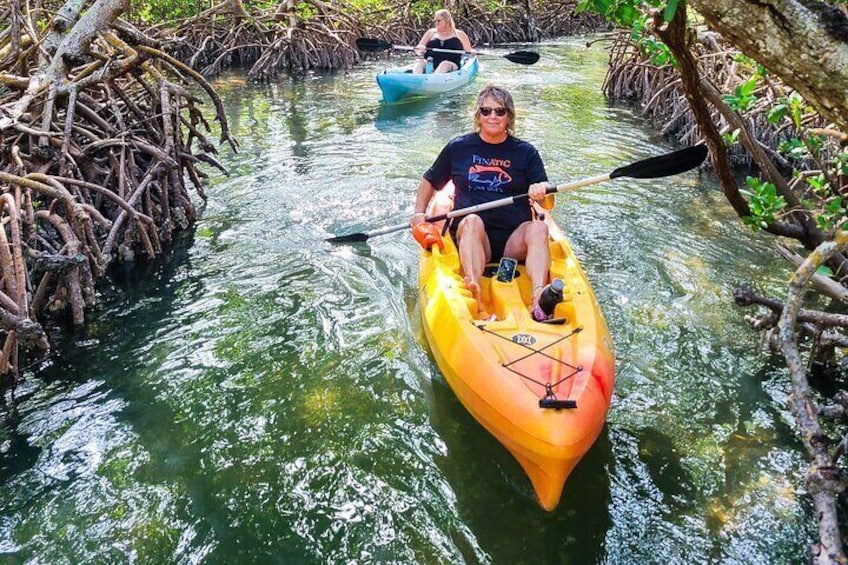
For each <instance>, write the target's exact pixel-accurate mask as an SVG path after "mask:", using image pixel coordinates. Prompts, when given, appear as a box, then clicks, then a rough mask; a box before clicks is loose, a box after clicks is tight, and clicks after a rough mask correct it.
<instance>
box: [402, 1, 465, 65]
mask: <svg viewBox="0 0 848 565" xmlns="http://www.w3.org/2000/svg"><path fill="white" fill-rule="evenodd" d="M433 24H434V25H435V26H436V27H433V28H430V29H428V30H427V33H425V34H424V36H423V37H422V38H421V41H419V42H418V45H416V47H415V51H416V53H418V59H417V60H416V61H415V65H414V66H413V68H412V72H413V73H416V74H421V73H423V72H424V69H425V68H426V66H427V60H426V59H427V57H432V58H433V72H434V73H449V72H451V71H455V70H457V69H459V67H460V66H461V65H462V54H461V53H444V52H442V51H430V49H451V50H455V51H465V52H466V53H474V49H473V48H472V47H471V41H470V40H469V39H468V36H467V35H465V32H464V31H462V30H458V29H456V26H455V25H454V23H453V17H451V14H450V12H448V11H447V10H437V11H436V15H435V16H433Z"/></svg>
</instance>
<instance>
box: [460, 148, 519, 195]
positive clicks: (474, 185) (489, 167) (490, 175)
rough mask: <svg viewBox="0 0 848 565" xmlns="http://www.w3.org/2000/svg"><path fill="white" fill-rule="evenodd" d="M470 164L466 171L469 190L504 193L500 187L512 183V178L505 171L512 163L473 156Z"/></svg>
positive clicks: (505, 160)
mask: <svg viewBox="0 0 848 565" xmlns="http://www.w3.org/2000/svg"><path fill="white" fill-rule="evenodd" d="M471 163H472V165H471V167H469V169H468V189H469V190H484V191H486V192H504V190H503V188H501V187H502V186H504V185H506V184H509V183H510V182H512V176H511V175H510V174H509V173H508V172H507V171H506V169H509V166H510V165H511V164H512V162H511V161H509V160H507V159H484V158H483V157H480V156H479V155H474V156H473V157H472V158H471Z"/></svg>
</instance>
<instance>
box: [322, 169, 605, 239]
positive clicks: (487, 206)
mask: <svg viewBox="0 0 848 565" xmlns="http://www.w3.org/2000/svg"><path fill="white" fill-rule="evenodd" d="M609 179H610V175H609V174H606V175H599V176H596V177H591V178H588V179H582V180H578V181H574V182H569V183H566V184H561V185H559V186H551V187H549V188H548V190H547V191H545V192H546V193H547V194H554V193H556V192H570V191H572V190H577V189H578V188H581V187H583V186H589V185H591V184H598V183H600V182H604V181H607V180H609ZM527 197H528V195H527V193H526V192H525V193H524V194H516V195H515V196H508V197H507V198H501V199H499V200H493V201H491V202H486V203H484V204H477V205H476V206H471V207H469V208H460V209H459V210H451V211H450V212H447V213H446V214H438V215H436V216H428V217H426V218H424V221H425V222H431V223H432V222H441V221H442V220H447V219H452V218H461V217H463V216H467V215H468V214H476V213H477V212H484V211H486V210H492V209H494V208H501V207H503V206H509V205H510V204H513V203H515V202H518V201H519V200H522V199H524V198H527ZM406 229H409V222H407V223H405V224H397V225H394V226H388V227H385V228H381V229H378V230H373V231H369V232H361V233H354V234H350V235H341V236H337V237H331V238H330V239H328V240H327V241H329V242H331V243H345V242H355V241H365V240H367V239H368V238H370V237H374V236H377V235H385V234H387V233H394V232H396V231H401V230H406Z"/></svg>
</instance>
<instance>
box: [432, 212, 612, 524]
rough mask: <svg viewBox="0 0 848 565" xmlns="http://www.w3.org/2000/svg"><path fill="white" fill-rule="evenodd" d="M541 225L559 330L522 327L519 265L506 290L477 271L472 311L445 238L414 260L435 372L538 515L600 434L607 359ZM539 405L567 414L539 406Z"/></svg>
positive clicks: (525, 305)
mask: <svg viewBox="0 0 848 565" xmlns="http://www.w3.org/2000/svg"><path fill="white" fill-rule="evenodd" d="M545 221H546V222H547V223H548V227H549V230H550V232H551V242H550V247H551V275H550V276H551V278H554V277H558V278H560V279H562V280H563V281H564V282H565V290H564V293H563V300H562V302H560V303H559V304H558V305H557V307H556V310H555V312H554V318H560V319H562V323H559V324H546V323H539V322H536V321H534V320H533V319H532V317H531V316H530V312H529V305H530V302H531V290H532V289H531V288H530V281H529V278H528V277H527V276H526V275H525V273H524V267H523V265H521V266H519V268H518V270H517V271H516V276H515V278H514V279H513V280H512V282H509V283H504V282H500V281H498V280H497V279H496V278H495V275H494V272H490V271H494V269H487V275H489V276H486V277H484V279H483V281H482V285H481V286H482V290H481V302H482V308H481V310H482V311H483V312H478V309H477V301H476V300H475V299H474V298H473V296H472V295H471V293H470V292H469V291H468V290H467V289H466V288H465V285H464V282H463V279H462V276H461V275H460V266H459V256H458V254H457V251H456V248H455V246H454V244H453V241H452V240H451V238H450V236H446V237H445V238H444V243H445V249H444V252H441V251H440V250H439V249H438V248H437V247H436V246H433V248H432V249H433V250H432V251H424V252H422V255H421V260H420V269H419V284H420V305H421V314H422V320H423V325H424V332H425V335H426V337H427V341H428V342H429V344H430V348H431V350H432V352H433V355H434V357H435V359H436V362H437V364H438V366H439V369H440V370H441V371H442V373H443V374H444V375H445V378H446V379H447V381H448V383H449V384H450V386H451V388H452V389H453V391H454V393H455V394H456V395H457V397H458V398H459V400H460V401H461V402H462V404H463V405H464V406H465V408H466V409H467V410H468V411H469V412H470V413H471V415H472V416H474V418H475V419H476V420H477V421H478V422H480V424H481V425H482V426H483V427H484V428H486V430H488V431H489V433H491V434H492V435H494V436H495V437H496V438H497V439H498V441H500V443H501V444H503V445H504V447H506V448H507V449H508V450H509V451H510V453H512V455H513V456H514V457H515V458H516V459H517V460H518V462H519V463H520V464H521V466H522V467H523V468H524V471H525V472H526V473H527V475H528V476H529V478H530V480H531V482H532V484H533V487H534V489H535V492H536V495H537V497H538V500H539V503H540V504H541V505H542V507H543V508H545V509H546V510H553V509H554V508H555V507H556V506H557V504H558V503H559V500H560V497H561V495H562V490H563V487H564V485H565V482H566V480H567V479H568V476H569V475H570V473H571V471H572V470H573V469H574V467H575V466H576V465H577V463H578V462H579V461H580V459H581V458H582V457H583V455H585V454H586V452H587V451H588V450H589V448H590V447H591V446H592V444H593V443H594V442H595V440H596V439H597V437H598V435H599V434H600V432H601V430H602V428H603V426H604V423H605V421H606V414H607V411H608V409H609V405H610V400H611V398H612V390H613V385H614V382H615V360H614V352H613V345H612V340H611V338H610V335H609V331H608V329H607V325H606V322H605V321H604V318H603V314H602V313H601V309H600V307H599V305H598V303H597V300H596V298H595V295H594V293H593V292H592V289H591V287H590V286H589V282H588V280H587V279H586V276H585V274H584V273H583V270H582V268H581V267H580V265H579V263H578V261H577V259H576V258H575V256H574V254H573V252H572V249H571V246H570V245H569V243H568V241H567V240H566V238H565V237H564V235H563V234H562V232H561V231H560V230H559V228H558V227H557V226H556V224H555V223H554V222H553V220H551V219H550V214H546V219H545ZM491 315H494V316H495V317H496V318H497V319H496V320H492V319H490V318H491ZM481 316H487V318H489V319H487V320H481V319H478V318H479V317H481ZM543 399H544V400H545V403H548V404H553V405H556V406H570V407H567V408H543V407H541V406H540V400H543Z"/></svg>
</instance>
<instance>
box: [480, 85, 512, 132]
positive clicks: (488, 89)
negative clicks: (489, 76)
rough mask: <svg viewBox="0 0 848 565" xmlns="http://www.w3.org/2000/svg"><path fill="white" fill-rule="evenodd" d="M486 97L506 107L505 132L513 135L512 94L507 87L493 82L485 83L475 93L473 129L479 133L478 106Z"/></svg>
mask: <svg viewBox="0 0 848 565" xmlns="http://www.w3.org/2000/svg"><path fill="white" fill-rule="evenodd" d="M486 98H491V99H492V100H494V101H495V102H499V103H500V104H501V105H502V106H503V107H504V108H506V116H507V119H506V132H507V133H508V134H509V135H515V102H513V101H512V94H510V93H509V91H508V90H507V89H505V88H503V87H501V86H496V85H494V84H487V85H486V86H484V87H483V90H481V91H480V94H478V95H477V104H475V106H474V131H475V132H477V133H480V130H482V129H483V126H482V124H481V123H480V108H481V107H482V106H483V100H485V99H486Z"/></svg>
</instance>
